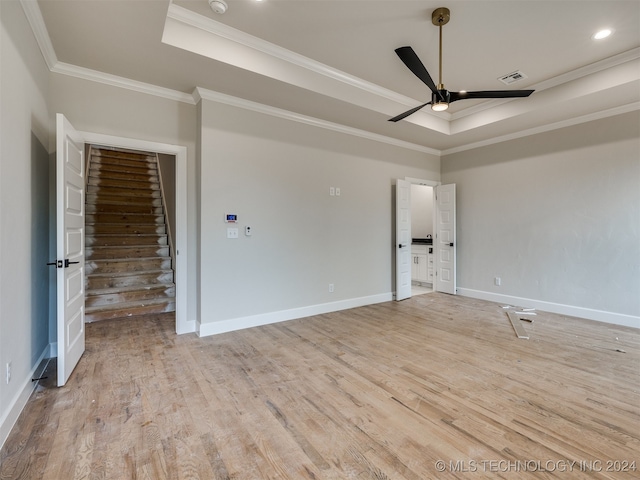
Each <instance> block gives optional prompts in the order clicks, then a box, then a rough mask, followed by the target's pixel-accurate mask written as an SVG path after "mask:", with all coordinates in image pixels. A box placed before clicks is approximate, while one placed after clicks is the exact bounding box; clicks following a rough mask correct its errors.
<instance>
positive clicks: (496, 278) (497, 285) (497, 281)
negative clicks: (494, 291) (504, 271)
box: [493, 277, 502, 287]
mask: <svg viewBox="0 0 640 480" xmlns="http://www.w3.org/2000/svg"><path fill="white" fill-rule="evenodd" d="M493 283H494V284H495V285H496V287H499V286H500V285H502V279H501V278H500V277H495V278H494V279H493Z"/></svg>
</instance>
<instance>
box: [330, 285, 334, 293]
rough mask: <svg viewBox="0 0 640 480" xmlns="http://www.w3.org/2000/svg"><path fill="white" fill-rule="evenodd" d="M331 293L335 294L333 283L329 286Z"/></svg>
mask: <svg viewBox="0 0 640 480" xmlns="http://www.w3.org/2000/svg"><path fill="white" fill-rule="evenodd" d="M329 293H333V283H330V284H329Z"/></svg>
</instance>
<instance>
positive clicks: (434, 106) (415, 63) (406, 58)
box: [389, 7, 534, 122]
mask: <svg viewBox="0 0 640 480" xmlns="http://www.w3.org/2000/svg"><path fill="white" fill-rule="evenodd" d="M450 19H451V12H450V11H449V9H448V8H445V7H440V8H436V9H435V10H434V11H433V13H432V14H431V23H433V24H434V25H435V26H436V27H438V28H439V30H440V44H439V45H440V46H439V55H438V60H439V69H438V73H439V77H438V86H437V87H436V84H435V83H434V81H433V79H432V78H431V75H429V72H428V71H427V69H426V67H425V66H424V64H423V63H422V61H420V58H418V55H417V54H416V52H415V51H414V50H413V48H411V47H408V46H407V47H400V48H396V50H395V52H396V54H397V55H398V57H400V60H402V62H403V63H404V64H405V65H406V66H407V68H409V70H411V71H412V72H413V74H414V75H415V76H416V77H418V78H419V79H420V80H421V81H422V82H423V83H424V84H425V85H426V86H427V87H429V90H431V101H430V102H427V103H425V104H423V105H420V106H418V107H414V108H412V109H411V110H408V111H406V112H404V113H401V114H400V115H398V116H396V117H393V118H390V119H389V121H390V122H398V121H400V120H402V119H403V118H406V117H408V116H409V115H412V114H413V113H415V112H417V111H418V110H420V109H421V108H423V107H426V106H427V105H431V110H433V111H435V112H443V111H445V110H447V109H448V108H449V104H450V103H452V102H456V101H458V100H465V99H485V98H518V97H520V98H522V97H528V96H529V95H531V94H532V93H533V92H534V91H533V90H485V91H475V92H467V91H465V90H462V91H459V92H450V91H449V90H447V89H446V88H444V83H443V82H442V27H443V26H444V25H446V24H447V23H449V20H450Z"/></svg>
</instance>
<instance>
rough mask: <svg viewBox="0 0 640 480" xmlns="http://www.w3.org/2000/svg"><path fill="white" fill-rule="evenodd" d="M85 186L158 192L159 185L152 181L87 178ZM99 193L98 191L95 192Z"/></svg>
mask: <svg viewBox="0 0 640 480" xmlns="http://www.w3.org/2000/svg"><path fill="white" fill-rule="evenodd" d="M87 185H92V186H97V187H120V188H126V189H128V190H136V189H137V190H145V191H147V190H160V184H159V183H158V182H157V180H156V182H152V181H148V180H146V181H142V182H136V181H133V180H123V179H112V178H96V177H89V181H88V182H87ZM96 191H97V192H98V193H100V190H96Z"/></svg>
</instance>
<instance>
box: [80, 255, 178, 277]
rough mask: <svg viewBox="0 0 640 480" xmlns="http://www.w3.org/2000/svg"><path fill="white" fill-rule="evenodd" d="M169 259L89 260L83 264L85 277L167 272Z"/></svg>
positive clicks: (169, 264) (169, 263) (169, 265)
mask: <svg viewBox="0 0 640 480" xmlns="http://www.w3.org/2000/svg"><path fill="white" fill-rule="evenodd" d="M170 268H171V258H169V257H158V258H142V259H131V260H128V259H127V260H120V261H118V260H90V261H88V262H86V263H85V271H86V273H87V275H90V274H92V273H125V272H131V273H133V272H145V271H147V270H169V269H170Z"/></svg>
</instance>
